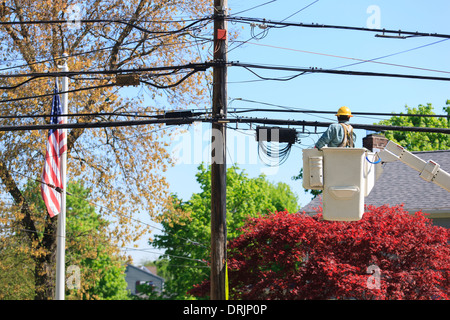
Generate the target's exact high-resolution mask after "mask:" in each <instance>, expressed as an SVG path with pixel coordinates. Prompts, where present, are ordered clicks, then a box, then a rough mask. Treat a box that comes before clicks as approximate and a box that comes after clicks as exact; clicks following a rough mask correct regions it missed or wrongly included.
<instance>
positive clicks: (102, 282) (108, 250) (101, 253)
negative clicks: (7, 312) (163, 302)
mask: <svg viewBox="0 0 450 320" xmlns="http://www.w3.org/2000/svg"><path fill="white" fill-rule="evenodd" d="M39 188H40V185H39V183H38V182H35V181H32V182H28V184H27V185H26V188H25V190H24V192H23V194H24V195H25V197H26V199H27V201H28V203H30V204H31V205H32V206H33V211H34V212H39V213H40V214H47V213H46V210H45V204H44V202H43V200H42V197H41V195H40V191H39ZM90 196H91V194H90V190H88V189H87V188H85V187H84V185H83V184H82V183H81V182H78V183H69V185H68V196H67V204H66V207H67V217H66V270H69V268H68V267H69V266H74V267H75V268H78V270H80V274H79V276H80V277H79V280H80V282H79V286H78V284H77V286H75V288H74V289H72V290H70V289H67V290H66V298H67V299H105V300H106V299H127V297H128V292H127V290H126V286H127V284H126V281H125V263H124V261H122V259H121V258H120V257H119V254H118V249H117V247H116V246H113V245H112V244H111V241H110V239H109V237H110V236H109V234H110V232H109V230H108V227H109V222H108V221H106V220H105V219H104V218H103V217H102V216H101V215H100V214H98V213H96V210H95V206H93V205H92V204H90V203H89V200H88V199H89V198H90ZM12 227H13V228H12V230H11V231H12V232H10V233H9V234H8V236H4V237H3V239H5V240H4V242H2V246H1V247H0V257H1V259H0V270H2V272H1V275H0V299H34V298H35V294H36V292H35V289H36V288H35V277H36V274H37V272H39V270H38V268H37V267H36V263H35V260H34V259H33V258H32V257H31V252H34V249H35V248H33V246H34V244H33V243H32V242H31V241H30V240H29V238H28V237H27V236H26V233H27V232H29V230H25V229H22V228H20V225H19V226H16V227H15V226H12ZM36 229H37V230H38V232H37V234H38V235H37V236H38V237H39V238H40V239H43V238H45V237H46V236H47V234H46V233H45V232H44V230H45V228H44V225H42V226H40V225H37V226H36ZM6 244H7V246H6ZM51 267H52V268H55V265H52V266H51ZM70 276H71V274H70V272H67V274H66V277H70ZM53 280H54V279H53Z"/></svg>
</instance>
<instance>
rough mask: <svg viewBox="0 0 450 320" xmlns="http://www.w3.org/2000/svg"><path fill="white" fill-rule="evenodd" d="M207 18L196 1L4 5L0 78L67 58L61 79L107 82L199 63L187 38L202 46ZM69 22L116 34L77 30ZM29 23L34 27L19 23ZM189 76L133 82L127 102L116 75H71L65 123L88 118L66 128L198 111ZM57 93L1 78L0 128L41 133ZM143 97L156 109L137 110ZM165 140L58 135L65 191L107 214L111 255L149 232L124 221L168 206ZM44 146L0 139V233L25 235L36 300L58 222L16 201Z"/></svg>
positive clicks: (147, 129)
mask: <svg viewBox="0 0 450 320" xmlns="http://www.w3.org/2000/svg"><path fill="white" fill-rule="evenodd" d="M210 7H211V5H210V2H209V1H203V0H198V1H176V2H172V1H162V0H156V1H150V0H131V1H116V0H99V1H97V0H95V1H94V0H89V1H71V2H70V6H69V4H68V2H67V1H62V0H48V1H36V0H29V1H13V0H7V1H3V2H2V4H1V5H0V21H1V22H2V25H1V27H0V47H1V48H2V50H0V61H2V63H3V67H2V71H3V72H2V74H9V75H11V76H14V75H18V74H28V73H47V72H57V71H59V69H58V66H59V65H62V64H63V59H62V57H63V54H64V53H66V54H67V55H68V58H67V64H68V68H69V70H70V71H87V70H106V71H115V70H119V69H133V68H146V67H147V68H148V67H160V66H177V65H185V64H188V63H191V62H198V59H199V55H198V50H197V49H198V46H201V45H202V44H204V43H205V42H202V41H200V40H198V38H194V33H195V36H198V35H201V31H202V29H203V28H204V27H206V26H207V25H208V24H209V23H210V22H211V20H202V19H198V18H199V17H204V16H205V15H206V14H207V13H209V12H210V10H211V9H210ZM72 12H73V13H75V16H74V15H72V14H71V13H72ZM77 14H79V16H77ZM72 19H74V20H75V21H74V22H71V23H49V21H58V20H59V21H66V20H71V21H72ZM78 19H79V20H91V21H92V20H96V19H101V20H105V19H115V20H121V22H113V21H111V22H108V21H104V22H92V23H89V22H81V23H79V24H78V23H77V20H78ZM190 19H193V20H190ZM31 21H37V22H36V23H25V22H31ZM8 23H14V24H8ZM187 71H190V70H187ZM187 71H186V70H185V69H174V70H169V71H160V72H157V71H155V72H145V73H140V74H139V78H140V80H141V81H145V87H143V88H141V90H140V94H136V97H131V98H127V97H126V95H124V94H123V92H124V90H121V88H118V87H114V84H115V78H114V76H113V75H106V74H97V75H93V76H90V75H77V74H76V73H75V74H74V75H73V76H71V77H70V81H69V90H71V91H73V92H70V93H69V94H68V97H69V103H68V105H69V113H82V114H86V116H83V117H70V118H69V121H70V122H77V123H80V124H82V123H85V122H90V121H93V120H99V121H100V120H101V121H115V120H119V119H120V120H123V119H134V117H133V115H136V114H137V115H142V114H149V113H150V114H155V112H156V111H159V110H161V109H165V108H164V107H160V104H161V103H162V104H164V105H166V106H167V107H168V108H169V109H174V108H176V109H178V108H183V107H185V106H188V105H191V104H195V105H201V104H202V103H203V102H204V100H203V99H204V97H205V95H203V94H202V93H203V90H204V89H205V85H204V83H205V74H204V73H201V72H194V73H187ZM193 71H198V70H193ZM207 76H208V75H207ZM55 81H57V80H55V79H53V78H49V77H46V76H37V77H30V76H23V77H15V76H14V77H0V86H1V90H2V98H1V103H2V116H12V117H10V118H1V119H0V125H1V126H6V125H9V126H20V125H23V124H43V123H47V122H48V121H49V119H48V118H42V117H40V115H44V114H49V112H50V107H51V96H45V95H49V94H51V93H52V92H53V87H54V83H55ZM142 93H145V96H147V95H148V96H149V97H150V98H151V99H152V101H155V102H154V103H152V105H151V106H142V102H143V98H144V94H142ZM42 95H44V96H42ZM98 113H103V114H105V115H98ZM106 113H107V114H106ZM21 116H27V117H25V118H23V117H21ZM28 116H35V117H34V118H30V117H28ZM168 135H169V133H167V132H166V131H165V130H164V128H163V127H161V126H156V125H155V126H128V127H120V128H115V127H112V128H102V129H86V128H75V129H70V130H68V132H67V137H68V141H67V150H68V168H69V170H68V181H84V183H85V185H86V187H87V188H90V189H91V190H92V197H93V200H94V201H95V202H97V203H102V205H103V206H104V207H105V208H106V209H105V210H104V211H103V212H102V214H104V215H105V216H107V217H108V218H109V219H110V220H114V221H116V222H117V223H115V224H114V227H115V230H112V236H111V239H114V240H115V241H116V242H117V245H126V243H128V242H130V241H134V240H136V239H137V238H139V237H141V236H142V235H144V234H147V233H148V232H149V230H148V228H147V227H146V226H145V225H144V224H140V223H137V222H135V220H136V219H132V217H133V216H136V215H137V214H141V213H142V212H145V213H146V214H150V215H151V216H152V217H155V216H156V215H157V214H158V213H159V212H160V210H161V208H163V207H164V206H166V205H170V204H171V201H170V200H169V196H170V195H169V192H168V185H167V183H166V181H165V179H164V177H163V175H162V174H163V172H164V171H165V170H166V168H167V166H168V165H171V164H172V161H171V159H170V157H169V154H168V153H167V152H166V147H167V141H168V140H164V138H166V137H167V136H168ZM46 140H47V132H44V131H25V130H23V131H15V132H5V131H2V132H0V179H1V185H0V192H2V195H4V196H5V197H3V198H2V199H6V200H2V203H1V207H2V208H4V210H3V211H2V215H1V217H0V218H1V223H2V224H3V225H7V226H14V227H17V228H21V229H23V230H28V231H26V236H27V237H28V240H29V241H30V242H31V243H32V246H31V248H33V249H32V250H31V251H30V252H29V253H28V254H29V255H30V257H31V258H32V259H33V260H34V263H35V264H36V275H37V277H36V283H35V288H36V299H51V298H52V297H53V296H54V292H53V291H54V274H53V270H54V264H55V254H54V252H55V239H56V236H55V232H56V221H57V219H56V218H53V219H50V218H49V217H48V215H47V214H46V212H45V211H37V210H36V208H33V206H32V205H31V203H30V200H29V199H28V198H27V197H26V196H25V195H24V194H23V192H22V190H23V186H24V184H25V183H26V181H27V179H28V178H34V179H36V178H37V179H39V178H40V173H41V170H42V165H43V161H44V155H45V147H46ZM24 178H25V179H24ZM11 201H13V202H14V205H11V204H10V202H11ZM130 208H131V209H130ZM38 234H43V235H44V236H43V237H39V236H38ZM2 237H3V234H2Z"/></svg>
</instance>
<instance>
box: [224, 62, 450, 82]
mask: <svg viewBox="0 0 450 320" xmlns="http://www.w3.org/2000/svg"><path fill="white" fill-rule="evenodd" d="M230 65H231V66H237V67H243V68H245V69H265V70H278V71H289V72H299V73H301V74H304V73H328V74H338V75H352V76H371V77H391V78H405V79H420V80H438V81H450V78H446V77H435V76H421V75H412V74H398V73H382V72H367V71H350V70H335V69H321V68H299V67H290V66H274V65H272V66H270V65H261V64H250V63H241V62H230ZM301 74H300V75H301Z"/></svg>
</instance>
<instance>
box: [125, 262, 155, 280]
mask: <svg viewBox="0 0 450 320" xmlns="http://www.w3.org/2000/svg"><path fill="white" fill-rule="evenodd" d="M129 269H134V270H136V271H137V272H139V273H142V274H143V275H147V276H151V277H153V278H157V279H160V280H162V281H164V278H161V277H159V276H157V275H156V274H153V273H151V272H150V270H148V269H147V268H146V267H136V266H133V265H131V264H127V269H126V272H128V270H129Z"/></svg>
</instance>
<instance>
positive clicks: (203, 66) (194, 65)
mask: <svg viewBox="0 0 450 320" xmlns="http://www.w3.org/2000/svg"><path fill="white" fill-rule="evenodd" d="M211 66H212V64H211V63H189V64H184V65H179V66H162V67H148V68H131V69H115V70H85V71H58V72H32V73H16V74H0V78H25V77H71V76H75V75H116V74H123V73H144V72H154V71H167V70H182V69H194V70H198V71H205V70H206V69H208V68H210V67H211Z"/></svg>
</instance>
